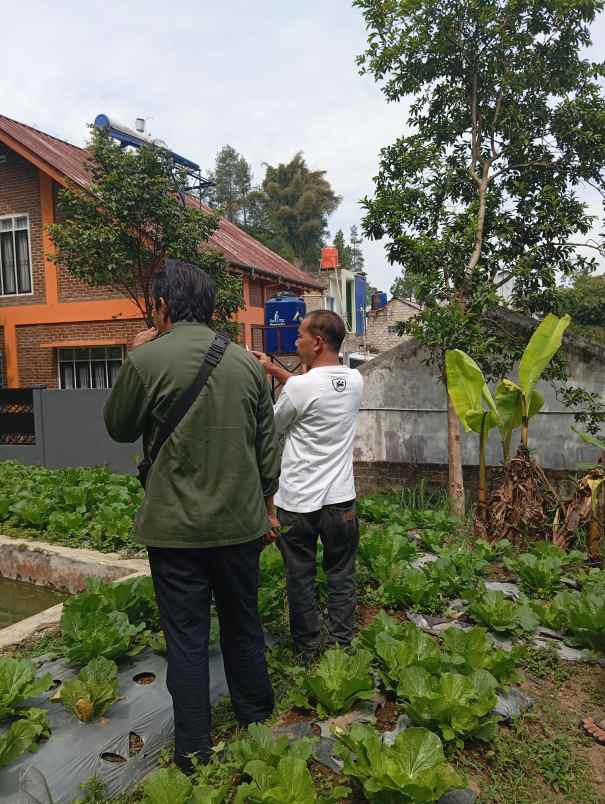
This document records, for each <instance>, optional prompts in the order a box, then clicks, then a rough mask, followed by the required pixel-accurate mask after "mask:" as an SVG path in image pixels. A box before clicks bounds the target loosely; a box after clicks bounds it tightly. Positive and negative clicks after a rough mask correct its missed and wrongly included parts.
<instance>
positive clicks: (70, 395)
mask: <svg viewBox="0 0 605 804" xmlns="http://www.w3.org/2000/svg"><path fill="white" fill-rule="evenodd" d="M40 393H41V394H42V438H43V450H44V465H45V466H47V467H48V468H49V469H65V468H66V467H70V466H100V465H106V466H108V467H109V468H110V469H112V470H113V471H114V472H125V473H128V474H133V473H134V472H135V471H136V464H137V460H138V459H140V458H139V456H140V455H141V453H142V446H141V443H140V442H136V443H134V444H117V443H116V442H115V441H112V440H111V438H110V437H109V435H108V434H107V431H106V430H105V423H104V421H103V406H104V405H105V401H106V400H107V397H108V396H109V391H94V390H90V391H84V390H82V391H67V390H64V391H42V392H40ZM38 432H40V431H38Z"/></svg>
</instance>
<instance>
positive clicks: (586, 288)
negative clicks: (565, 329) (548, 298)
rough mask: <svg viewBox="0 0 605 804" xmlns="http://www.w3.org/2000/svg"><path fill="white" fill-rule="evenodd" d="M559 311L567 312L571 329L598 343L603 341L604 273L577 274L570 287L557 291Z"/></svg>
mask: <svg viewBox="0 0 605 804" xmlns="http://www.w3.org/2000/svg"><path fill="white" fill-rule="evenodd" d="M558 297H559V299H558V301H559V304H558V307H559V311H560V312H561V313H562V314H563V313H569V315H570V316H571V320H572V325H571V329H572V331H573V332H576V333H577V334H578V335H582V336H584V337H585V338H588V339H590V340H593V341H597V342H598V343H605V275H603V274H600V275H598V276H584V275H581V276H578V277H577V278H576V279H575V281H574V283H573V286H572V287H568V288H561V289H560V290H559V292H558Z"/></svg>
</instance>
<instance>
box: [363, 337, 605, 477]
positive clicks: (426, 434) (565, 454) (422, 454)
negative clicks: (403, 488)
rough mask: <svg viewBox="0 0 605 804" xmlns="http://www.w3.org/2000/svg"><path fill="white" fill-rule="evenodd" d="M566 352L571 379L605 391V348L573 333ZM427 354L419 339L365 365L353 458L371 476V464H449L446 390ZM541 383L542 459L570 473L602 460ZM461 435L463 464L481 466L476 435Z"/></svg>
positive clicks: (534, 431) (490, 455)
mask: <svg viewBox="0 0 605 804" xmlns="http://www.w3.org/2000/svg"><path fill="white" fill-rule="evenodd" d="M565 353H566V356H567V359H568V364H569V366H570V370H571V378H570V380H571V382H572V384H573V385H578V386H581V387H582V388H585V389H586V390H587V391H591V392H595V393H597V394H599V395H601V396H602V397H603V396H605V386H604V383H603V373H604V370H605V349H604V348H603V347H598V346H596V345H592V344H590V343H588V342H586V341H583V340H581V339H573V340H572V339H570V338H568V339H567V340H566V343H565ZM426 357H427V354H426V353H425V352H424V351H423V350H422V348H421V347H420V345H419V344H418V343H417V342H416V341H415V340H414V339H411V340H409V341H406V342H404V343H400V344H399V346H397V347H396V348H394V349H391V350H389V351H388V352H385V353H384V354H382V355H379V356H378V357H375V358H374V359H373V360H370V361H368V362H367V363H366V364H365V365H364V366H362V367H361V368H360V371H361V373H362V375H363V378H364V395H363V401H362V406H361V412H360V417H359V423H358V428H357V435H356V439H355V452H354V457H355V460H356V461H357V462H358V463H359V465H360V466H365V467H366V474H367V467H368V466H370V465H372V466H377V465H388V466H389V467H390V471H391V473H392V474H394V475H396V474H397V472H399V471H400V469H401V467H404V468H405V467H410V466H412V467H414V466H424V467H430V466H434V467H443V466H445V465H446V464H447V406H446V402H447V400H446V392H445V388H444V386H443V383H442V382H441V380H440V378H439V376H438V374H437V371H436V369H435V368H433V367H430V366H427V365H426V364H425V362H424V360H425V359H426ZM538 388H539V390H540V392H541V393H542V394H543V395H544V398H545V405H544V409H543V411H542V412H541V413H539V414H538V415H537V416H535V417H534V418H533V419H532V420H531V422H530V426H529V446H530V448H532V449H535V456H536V459H537V460H538V462H539V463H540V465H541V466H543V467H544V468H547V469H550V470H555V471H561V472H563V471H567V472H569V471H573V470H574V469H576V468H577V466H578V464H580V463H582V462H587V461H593V460H596V458H597V457H598V455H597V454H596V450H595V449H594V448H593V447H588V446H586V445H585V444H584V443H583V442H582V441H581V440H580V438H579V437H578V436H577V435H575V433H573V432H572V430H571V429H570V428H571V425H574V424H575V421H574V417H573V413H572V412H571V411H569V410H568V409H567V408H566V407H565V406H564V405H563V404H562V403H561V402H560V401H559V399H557V397H556V395H555V391H554V389H553V387H552V386H551V385H550V384H549V383H539V384H538ZM461 429H462V428H461ZM515 438H516V440H515ZM518 439H519V431H518V430H517V431H516V433H515V434H514V435H513V447H512V448H513V451H514V450H515V449H516V447H517V444H518ZM461 441H462V460H463V463H464V464H465V465H466V466H471V467H476V466H477V465H478V463H479V438H478V436H477V435H476V433H472V432H470V433H465V432H462V433H461ZM501 461H502V448H501V445H500V440H499V438H498V437H497V432H496V431H492V433H491V435H490V438H489V443H488V450H487V462H488V464H489V465H491V466H498V465H499V464H500V463H501ZM398 467H399V468H398ZM401 471H403V470H401Z"/></svg>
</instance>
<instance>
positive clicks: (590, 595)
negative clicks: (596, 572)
mask: <svg viewBox="0 0 605 804" xmlns="http://www.w3.org/2000/svg"><path fill="white" fill-rule="evenodd" d="M557 606H558V608H559V610H560V611H561V612H562V613H561V617H562V619H564V627H565V630H566V631H567V633H568V634H569V639H568V640H567V641H569V642H571V643H572V644H574V645H578V646H580V647H584V648H590V649H591V650H597V651H602V652H605V594H603V590H602V588H601V589H590V588H589V589H586V590H583V591H582V592H567V593H563V594H562V595H561V596H560V597H559V600H558V601H557Z"/></svg>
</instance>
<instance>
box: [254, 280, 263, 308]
mask: <svg viewBox="0 0 605 804" xmlns="http://www.w3.org/2000/svg"><path fill="white" fill-rule="evenodd" d="M264 303H265V292H264V288H263V286H262V284H261V283H260V282H250V307H262V306H263V304H264Z"/></svg>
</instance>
